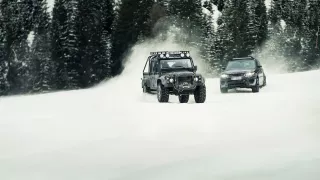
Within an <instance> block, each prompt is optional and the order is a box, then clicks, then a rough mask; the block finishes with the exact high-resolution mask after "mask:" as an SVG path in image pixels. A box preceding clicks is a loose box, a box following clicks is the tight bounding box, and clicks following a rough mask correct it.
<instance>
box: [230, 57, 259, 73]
mask: <svg viewBox="0 0 320 180" xmlns="http://www.w3.org/2000/svg"><path fill="white" fill-rule="evenodd" d="M255 68H256V62H255V61H254V60H251V59H250V60H233V61H229V62H228V65H227V67H226V70H227V71H230V70H253V69H255Z"/></svg>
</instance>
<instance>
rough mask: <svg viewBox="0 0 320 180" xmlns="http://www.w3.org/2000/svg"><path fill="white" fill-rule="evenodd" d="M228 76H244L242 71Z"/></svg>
mask: <svg viewBox="0 0 320 180" xmlns="http://www.w3.org/2000/svg"><path fill="white" fill-rule="evenodd" d="M230 76H233V77H239V76H244V73H238V74H231V75H230Z"/></svg>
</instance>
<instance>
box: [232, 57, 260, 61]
mask: <svg viewBox="0 0 320 180" xmlns="http://www.w3.org/2000/svg"><path fill="white" fill-rule="evenodd" d="M236 60H256V59H255V58H254V57H251V56H248V57H241V58H232V59H231V60H230V61H236Z"/></svg>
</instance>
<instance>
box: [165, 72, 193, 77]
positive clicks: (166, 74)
mask: <svg viewBox="0 0 320 180" xmlns="http://www.w3.org/2000/svg"><path fill="white" fill-rule="evenodd" d="M174 75H175V76H194V75H196V74H195V73H193V72H190V71H179V72H168V73H164V74H163V76H174Z"/></svg>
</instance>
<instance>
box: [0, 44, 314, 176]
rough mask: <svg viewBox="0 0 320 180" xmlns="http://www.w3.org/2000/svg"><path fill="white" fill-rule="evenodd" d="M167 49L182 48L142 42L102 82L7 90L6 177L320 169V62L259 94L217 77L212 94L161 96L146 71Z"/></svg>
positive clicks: (1, 168) (0, 124) (0, 161)
mask: <svg viewBox="0 0 320 180" xmlns="http://www.w3.org/2000/svg"><path fill="white" fill-rule="evenodd" d="M167 49H169V50H174V49H177V50H180V49H182V48H181V47H180V46H178V45H174V44H172V43H170V42H168V43H167V44H166V43H161V44H157V43H155V42H152V43H150V44H142V45H140V46H136V47H135V49H134V52H133V54H132V55H131V56H130V57H129V58H128V62H127V64H126V69H125V71H124V73H123V74H122V75H121V76H119V77H117V78H115V79H113V80H111V81H110V82H108V83H104V84H102V85H100V86H98V87H95V88H93V89H88V90H80V91H69V92H60V93H53V94H46V95H38V96H21V97H13V98H12V97H11V98H2V99H0V102H1V103H0V114H1V120H0V141H1V145H0V146H1V147H0V177H1V179H5V180H35V179H45V180H57V179H59V180H88V179H90V180H106V179H108V180H126V179H128V180H156V179H161V180H169V179H170V180H188V179H190V180H191V179H192V180H194V179H199V180H213V179H214V180H225V179H228V180H260V179H268V180H269V179H272V180H298V179H308V180H316V179H318V178H319V176H320V143H319V142H320V133H319V130H320V124H319V119H320V106H319V102H320V94H319V92H320V83H318V81H317V79H319V78H320V72H319V71H312V72H305V73H297V74H282V75H275V74H268V86H267V87H266V88H264V89H262V90H261V92H260V93H258V94H253V93H251V92H246V91H240V92H234V93H230V94H220V92H219V83H218V79H208V80H207V86H208V89H207V92H208V94H207V95H208V99H207V101H206V103H204V104H195V103H194V101H193V98H191V99H192V101H191V102H190V103H189V104H179V103H178V99H177V97H174V96H171V97H170V103H168V104H159V103H158V102H157V99H156V96H155V95H145V94H142V89H141V88H140V78H141V76H142V68H143V66H144V63H145V60H146V57H147V56H148V54H149V52H150V51H155V50H167ZM197 63H198V62H197Z"/></svg>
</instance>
